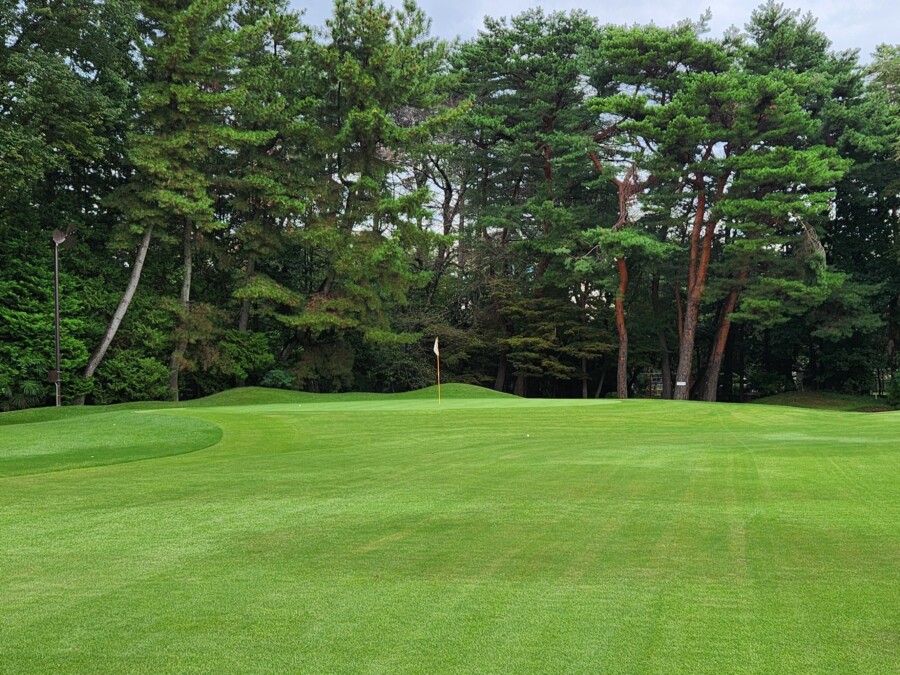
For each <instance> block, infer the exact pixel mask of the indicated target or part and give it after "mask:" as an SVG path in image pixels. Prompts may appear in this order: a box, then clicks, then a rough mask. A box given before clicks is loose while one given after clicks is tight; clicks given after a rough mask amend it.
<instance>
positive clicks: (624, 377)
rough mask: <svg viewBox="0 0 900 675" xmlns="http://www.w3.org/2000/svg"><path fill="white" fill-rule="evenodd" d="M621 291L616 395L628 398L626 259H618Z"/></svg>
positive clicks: (619, 297)
mask: <svg viewBox="0 0 900 675" xmlns="http://www.w3.org/2000/svg"><path fill="white" fill-rule="evenodd" d="M616 267H617V269H618V270H619V290H618V292H617V293H616V331H617V332H618V333H619V360H618V365H617V368H616V394H617V395H618V397H619V398H628V327H627V326H626V325H625V292H626V291H627V290H628V267H627V266H626V264H625V259H624V258H616Z"/></svg>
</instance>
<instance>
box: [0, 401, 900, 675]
mask: <svg viewBox="0 0 900 675" xmlns="http://www.w3.org/2000/svg"><path fill="white" fill-rule="evenodd" d="M434 396H435V392H434V390H433V389H432V390H425V391H422V392H414V393H412V394H406V395H385V396H377V395H335V396H325V395H323V396H316V395H311V394H297V393H292V392H280V391H268V390H262V389H253V388H249V389H241V390H234V391H232V392H226V393H225V394H222V395H219V396H215V397H210V398H209V399H204V400H201V401H197V402H189V403H184V404H181V405H173V404H169V405H164V404H147V405H140V404H132V405H128V406H112V407H110V408H94V409H91V408H85V409H80V410H78V409H63V410H62V411H58V412H57V411H51V410H40V411H27V412H23V413H6V414H3V415H0V542H2V547H0V672H44V671H49V670H64V671H80V672H110V673H112V672H115V673H127V672H216V673H219V672H329V673H331V672H390V673H394V672H421V673H432V672H459V673H463V672H465V673H470V672H478V673H511V672H521V673H533V672H544V673H559V672H578V673H595V672H621V673H626V672H627V673H634V672H659V673H726V672H727V673H737V672H747V673H751V672H752V673H757V672H772V673H775V672H778V673H782V672H805V673H822V672H830V673H862V672H866V673H889V672H897V671H898V668H900V413H877V414H866V413H848V412H833V411H822V410H805V409H798V408H791V407H779V406H754V405H729V404H703V403H680V402H670V401H605V400H601V401H595V400H590V401H582V400H523V399H517V398H513V397H508V396H502V395H496V394H493V393H492V392H486V391H485V390H479V389H475V388H472V387H465V386H461V385H456V386H445V387H444V390H443V396H444V398H443V401H442V404H441V405H440V406H438V405H437V402H436V400H435V399H434Z"/></svg>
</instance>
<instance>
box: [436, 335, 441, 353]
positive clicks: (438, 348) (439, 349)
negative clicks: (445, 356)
mask: <svg viewBox="0 0 900 675" xmlns="http://www.w3.org/2000/svg"><path fill="white" fill-rule="evenodd" d="M438 340H440V338H434V353H435V354H437V355H438V356H440V355H441V347H440V345H439V344H438Z"/></svg>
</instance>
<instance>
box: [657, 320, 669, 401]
mask: <svg viewBox="0 0 900 675" xmlns="http://www.w3.org/2000/svg"><path fill="white" fill-rule="evenodd" d="M656 337H657V339H658V340H659V352H660V355H661V358H660V362H661V363H660V369H661V371H662V397H663V398H664V399H671V398H672V360H671V359H670V358H669V345H668V343H667V342H666V333H665V331H664V330H663V329H662V328H660V329H659V330H658V331H657V332H656Z"/></svg>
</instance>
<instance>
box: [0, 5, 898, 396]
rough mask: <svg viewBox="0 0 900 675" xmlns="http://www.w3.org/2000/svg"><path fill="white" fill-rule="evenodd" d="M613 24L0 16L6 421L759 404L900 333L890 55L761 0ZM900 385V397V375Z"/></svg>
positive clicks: (134, 10) (873, 360)
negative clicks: (287, 405)
mask: <svg viewBox="0 0 900 675" xmlns="http://www.w3.org/2000/svg"><path fill="white" fill-rule="evenodd" d="M708 20H709V16H702V17H700V18H699V19H697V20H696V21H691V20H685V21H684V22H682V23H679V24H677V25H675V26H672V27H667V28H663V27H659V26H655V25H647V26H630V27H624V26H610V25H604V24H602V23H601V22H600V21H599V20H598V19H596V18H594V17H591V16H589V15H588V14H587V13H585V12H581V11H572V12H568V13H545V12H543V11H542V10H540V9H534V10H528V11H525V12H523V13H521V14H519V15H517V16H514V17H511V18H508V19H495V18H490V17H488V18H486V19H485V21H484V27H483V28H482V30H481V31H480V32H479V33H478V35H477V36H476V37H474V38H472V39H469V40H463V41H460V40H456V41H449V42H448V41H445V40H441V39H437V38H436V37H434V36H432V35H431V26H430V21H429V19H428V17H427V16H426V15H425V14H424V13H423V12H422V11H421V10H420V9H419V8H417V7H416V5H415V4H413V3H412V2H411V1H406V2H404V3H403V4H402V5H401V6H400V7H399V8H391V7H387V6H385V5H384V4H382V3H381V2H378V1H377V0H335V2H334V5H333V11H332V15H331V18H330V19H328V20H327V21H326V22H325V25H323V26H308V25H306V24H305V23H304V22H303V18H302V14H300V13H296V12H293V11H291V10H290V9H289V7H288V5H287V2H286V0H108V1H107V2H102V3H84V2H79V1H78V0H34V1H31V0H29V1H28V2H19V1H17V0H9V1H7V2H0V32H2V36H3V41H4V45H5V48H4V49H3V50H2V51H0V74H2V81H3V83H4V86H3V87H2V88H0V184H2V186H3V190H2V192H0V405H2V407H3V408H6V409H9V408H16V407H26V406H29V405H40V404H45V403H47V402H48V401H49V400H50V393H51V388H50V385H49V384H47V382H46V380H47V371H48V369H49V368H50V367H51V366H52V354H53V302H52V278H53V270H52V255H53V250H52V245H51V243H50V241H51V235H52V233H53V231H54V230H55V229H64V230H65V229H68V230H69V231H72V232H73V235H72V236H70V237H69V241H68V242H67V244H71V246H70V247H68V248H65V249H63V250H62V251H60V261H61V262H60V265H61V287H62V288H61V313H62V367H63V383H64V384H63V392H64V396H65V399H66V400H67V401H68V402H84V401H86V400H87V401H92V402H95V403H113V402H119V401H127V400H135V399H174V400H177V399H178V398H179V397H196V396H201V395H206V394H210V393H213V392H216V391H219V390H222V389H225V388H229V387H233V386H236V385H237V386H240V385H246V384H260V385H264V386H275V387H284V388H298V389H304V390H309V391H321V392H330V391H340V390H349V389H360V390H374V391H399V390H405V389H411V388H417V387H421V386H426V385H428V384H432V383H433V382H434V377H435V373H434V364H433V361H432V359H431V345H432V342H433V340H434V338H435V336H440V340H441V345H442V358H443V361H442V370H443V373H444V375H445V378H449V379H452V380H454V381H460V382H471V383H476V384H482V385H485V386H491V387H494V388H496V389H498V390H503V391H510V392H514V393H517V394H520V395H528V396H584V397H588V396H604V395H611V396H618V397H620V398H625V397H629V396H646V395H658V396H662V397H666V398H676V399H688V398H696V399H703V400H709V401H714V400H717V399H718V400H744V399H746V398H747V397H748V396H752V395H759V394H764V393H772V392H776V391H782V390H785V389H793V388H801V387H805V388H812V389H830V390H846V391H865V392H867V391H869V390H871V389H872V388H873V387H876V388H877V387H884V386H886V383H888V382H889V381H890V377H891V374H893V373H894V372H895V370H896V368H897V344H898V340H900V308H898V299H900V164H898V147H900V146H898V141H900V116H898V114H897V113H898V104H900V89H898V87H900V49H898V48H897V47H895V46H888V45H885V46H881V47H879V48H878V50H877V51H876V53H875V54H874V55H872V57H871V59H870V60H867V61H862V60H861V59H860V57H859V54H858V53H857V52H856V51H844V52H840V51H834V50H832V48H831V44H830V41H829V40H828V38H827V36H825V35H824V34H823V33H822V32H821V31H819V30H818V28H817V26H816V21H815V18H814V17H813V16H811V15H801V14H800V13H799V12H797V11H792V10H790V9H787V8H785V7H784V6H782V5H780V4H776V3H774V2H768V3H767V4H764V5H761V6H760V7H759V8H757V9H756V10H755V11H754V12H753V13H752V14H751V15H750V17H748V20H747V23H746V25H745V27H744V28H743V29H741V30H737V29H733V30H730V31H728V32H727V33H726V34H725V35H724V36H722V37H718V38H714V37H710V36H709V35H708V34H707V30H706V23H707V21H708ZM895 386H896V385H895Z"/></svg>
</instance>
